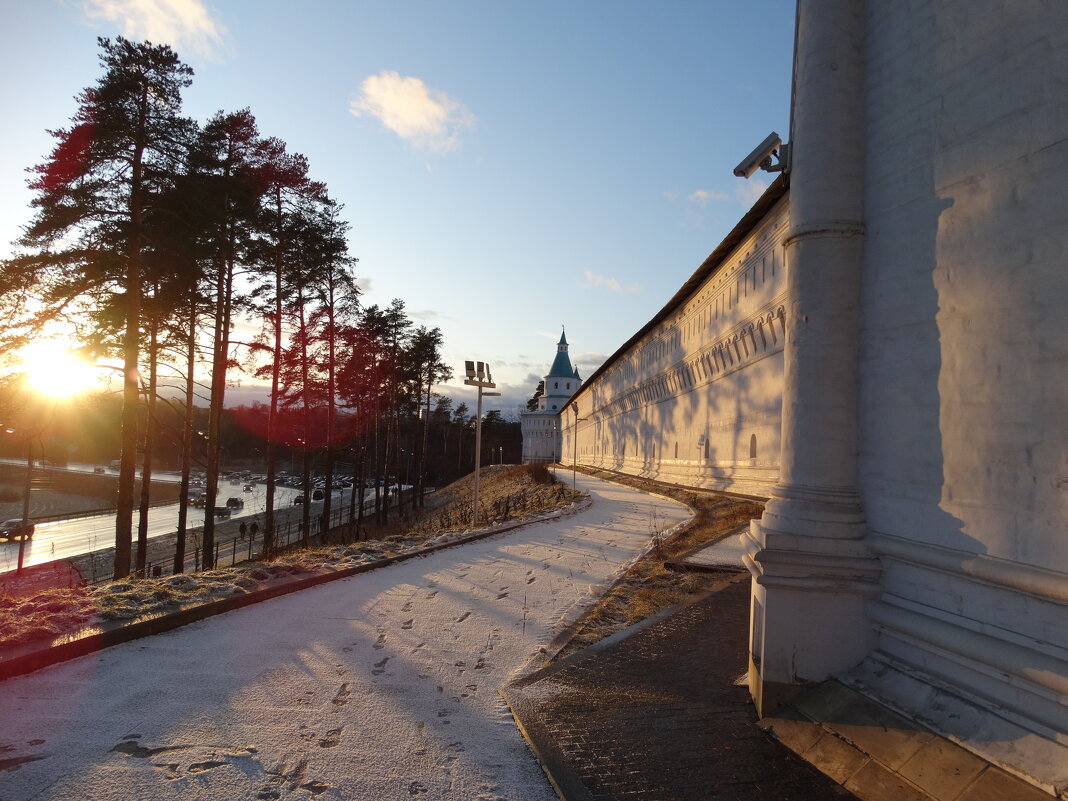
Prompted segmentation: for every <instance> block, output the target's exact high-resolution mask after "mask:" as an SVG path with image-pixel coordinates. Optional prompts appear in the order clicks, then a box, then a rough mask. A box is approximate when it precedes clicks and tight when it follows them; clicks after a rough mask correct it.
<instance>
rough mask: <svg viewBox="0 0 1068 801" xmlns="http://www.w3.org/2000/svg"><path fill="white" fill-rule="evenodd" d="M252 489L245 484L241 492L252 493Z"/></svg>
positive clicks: (249, 485)
mask: <svg viewBox="0 0 1068 801" xmlns="http://www.w3.org/2000/svg"><path fill="white" fill-rule="evenodd" d="M254 489H255V487H253V486H252V485H251V484H246V485H245V487H244V489H243V492H252V490H254Z"/></svg>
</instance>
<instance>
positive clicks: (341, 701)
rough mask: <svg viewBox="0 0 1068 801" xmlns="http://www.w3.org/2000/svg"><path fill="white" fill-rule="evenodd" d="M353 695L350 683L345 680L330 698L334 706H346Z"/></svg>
mask: <svg viewBox="0 0 1068 801" xmlns="http://www.w3.org/2000/svg"><path fill="white" fill-rule="evenodd" d="M350 695H352V690H350V689H349V683H348V682H345V683H344V684H342V685H341V686H340V687H339V688H338V691H337V693H335V694H334V697H333V698H332V699H331V700H330V703H332V704H333V705H334V706H345V704H347V703H348V702H349V696H350Z"/></svg>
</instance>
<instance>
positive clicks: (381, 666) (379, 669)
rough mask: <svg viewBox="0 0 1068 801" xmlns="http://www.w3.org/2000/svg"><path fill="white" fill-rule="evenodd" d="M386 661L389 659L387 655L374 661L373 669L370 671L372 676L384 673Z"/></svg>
mask: <svg viewBox="0 0 1068 801" xmlns="http://www.w3.org/2000/svg"><path fill="white" fill-rule="evenodd" d="M388 661H389V657H388V656H387V657H386V658H385V659H383V660H382V661H381V662H375V669H374V670H372V671H371V675H372V676H381V675H382V674H383V673H385V672H386V662H388Z"/></svg>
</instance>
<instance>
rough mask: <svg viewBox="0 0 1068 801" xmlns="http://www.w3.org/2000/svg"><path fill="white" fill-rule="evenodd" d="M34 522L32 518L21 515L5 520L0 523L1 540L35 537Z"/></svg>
mask: <svg viewBox="0 0 1068 801" xmlns="http://www.w3.org/2000/svg"><path fill="white" fill-rule="evenodd" d="M33 531H34V524H33V521H32V520H28V519H25V518H21V517H16V518H13V519H12V520H5V521H4V522H3V523H0V540H13V539H18V538H22V539H27V540H28V539H30V538H31V537H33Z"/></svg>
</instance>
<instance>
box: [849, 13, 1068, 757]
mask: <svg viewBox="0 0 1068 801" xmlns="http://www.w3.org/2000/svg"><path fill="white" fill-rule="evenodd" d="M866 7H867V17H868V18H867V20H866V32H867V33H866V42H865V48H866V56H865V58H866V68H865V109H864V114H865V133H866V148H867V152H866V168H865V181H864V187H865V190H864V208H865V245H864V255H863V270H862V286H861V318H860V356H859V383H860V386H859V412H858V413H859V434H860V444H859V449H860V454H859V464H858V488H859V491H860V495H861V499H862V502H863V507H864V512H865V515H866V517H867V523H868V527H869V531H870V535H869V537H868V541H869V542H870V543H871V544H872V547H873V548H875V549H876V551H877V552H878V553H879V554H880V555H881V563H882V568H883V575H882V583H883V588H884V589H883V593H882V595H881V597H880V598H879V599H878V600H877V601H875V602H874V603H872V604H871V606H870V614H871V617H872V620H873V624H874V625H875V627H876V630H877V631H878V633H879V652H878V653H879V655H880V657H881V658H883V659H884V660H886V661H887V662H888V663H899V664H900V665H902V666H903V669H904V670H906V672H907V671H908V670H912V669H915V670H919V671H921V672H923V673H925V674H927V675H930V676H932V677H934V679H935V680H936V681H942V682H945V683H946V684H947V685H948V686H951V687H952V688H954V691H955V692H960V693H963V694H965V695H966V696H975V697H977V698H979V699H980V701H981V702H982V703H984V704H986V705H988V706H990V707H991V708H993V709H995V710H996V711H997V714H998V715H1000V716H1001V717H1002V718H1004V719H1006V720H1012V721H1015V722H1017V723H1019V724H1020V725H1022V726H1023V727H1024V728H1025V729H1027V730H1029V731H1033V732H1038V733H1040V734H1042V735H1044V736H1046V737H1047V738H1050V739H1052V740H1054V741H1056V742H1059V743H1061V745H1062V746H1063V745H1068V711H1066V710H1068V314H1066V312H1065V308H1064V307H1065V303H1066V301H1068V217H1066V216H1065V213H1066V210H1068V183H1066V181H1065V177H1066V176H1068V3H1059V2H1058V3H1047V2H1037V0H1011V1H1010V0H1003V1H1001V2H995V1H991V2H982V3H975V4H973V3H964V2H948V1H943V2H922V3H909V4H904V3H896V2H895V3H868V4H867V6H866ZM914 689H915V688H914ZM902 700H903V703H906V704H912V705H916V704H919V703H921V699H919V698H908V697H907V693H905V694H904V695H903V696H902ZM961 736H962V737H966V736H968V735H967V733H961ZM984 736H985V737H986V738H987V739H989V740H991V741H992V742H994V745H993V746H991V747H992V748H994V750H995V751H996V750H997V748H998V747H999V746H998V744H997V741H998V740H1000V739H1006V740H1007V741H1006V742H1004V743H1002V745H1001V746H1000V747H1002V748H1003V749H1006V750H1007V753H1008V751H1011V750H1012V749H1015V751H1016V752H1017V753H1016V754H1015V755H1013V754H1011V753H1008V755H1007V756H1006V757H1005V761H1006V762H1007V763H1009V764H1013V761H1014V760H1016V765H1017V767H1018V768H1020V769H1022V770H1024V771H1025V772H1026V773H1029V774H1030V775H1035V776H1039V775H1042V773H1041V769H1040V767H1038V768H1036V767H1035V766H1034V765H1031V766H1029V765H1026V764H1023V765H1021V764H1020V763H1019V759H1021V758H1022V757H1020V754H1021V753H1024V752H1025V751H1026V749H1025V748H1023V747H1022V746H1021V743H1020V741H1019V740H1015V741H1014V740H1012V739H1011V738H1000V737H998V736H996V735H993V734H990V733H987V734H986V735H984ZM1036 754H1038V756H1036ZM1027 758H1028V759H1032V760H1034V759H1038V760H1039V761H1040V762H1041V760H1046V762H1047V765H1048V762H1049V760H1051V759H1054V760H1055V759H1060V760H1063V759H1064V757H1063V752H1061V755H1060V756H1057V755H1055V754H1050V753H1047V752H1045V751H1041V750H1039V751H1032V752H1031V754H1030V756H1028V757H1027ZM1064 768H1065V766H1064V764H1063V763H1062V764H1061V765H1060V768H1059V769H1060V770H1061V771H1063V772H1064V773H1066V774H1068V771H1065V770H1064ZM1046 775H1048V771H1047V774H1046Z"/></svg>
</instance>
